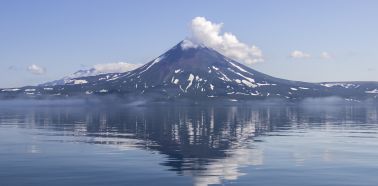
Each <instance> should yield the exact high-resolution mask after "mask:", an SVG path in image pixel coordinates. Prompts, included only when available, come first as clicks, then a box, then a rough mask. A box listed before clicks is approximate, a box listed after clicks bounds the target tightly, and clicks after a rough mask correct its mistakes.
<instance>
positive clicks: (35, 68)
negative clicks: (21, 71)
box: [27, 64, 46, 75]
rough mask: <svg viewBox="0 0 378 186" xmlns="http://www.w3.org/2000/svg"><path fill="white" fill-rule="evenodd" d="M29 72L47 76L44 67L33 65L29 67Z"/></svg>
mask: <svg viewBox="0 0 378 186" xmlns="http://www.w3.org/2000/svg"><path fill="white" fill-rule="evenodd" d="M27 70H28V71H29V72H31V73H32V74H35V75H42V74H45V73H46V69H45V68H43V67H40V66H38V65H36V64H32V65H30V66H28V68H27Z"/></svg>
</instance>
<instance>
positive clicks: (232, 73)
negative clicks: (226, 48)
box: [0, 41, 378, 101]
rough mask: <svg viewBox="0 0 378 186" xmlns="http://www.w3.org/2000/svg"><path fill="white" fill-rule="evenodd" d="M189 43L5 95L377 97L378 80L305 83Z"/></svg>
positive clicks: (4, 93)
mask: <svg viewBox="0 0 378 186" xmlns="http://www.w3.org/2000/svg"><path fill="white" fill-rule="evenodd" d="M184 43H185V41H182V42H180V43H178V44H177V45H176V46H174V47H173V48H171V49H170V50H168V51H167V52H165V53H164V54H162V55H160V56H159V57H158V58H156V59H154V60H153V61H151V62H149V63H147V64H145V65H143V66H141V67H139V68H136V69H134V70H131V71H128V72H124V73H109V74H91V70H88V71H78V72H76V73H75V74H74V75H72V76H69V77H66V78H63V79H61V80H57V81H54V82H49V83H45V84H41V85H39V86H27V87H21V88H10V89H9V88H8V89H0V95H1V97H2V98H15V97H28V98H45V97H58V98H59V97H91V96H93V95H116V96H120V97H128V98H130V97H139V98H148V99H153V100H178V99H195V100H204V99H206V100H208V99H211V100H213V99H228V100H231V101H238V100H256V99H258V100H262V99H267V98H280V99H286V100H302V99H304V98H318V97H331V96H336V97H341V98H343V99H346V100H366V99H375V100H377V99H378V82H323V83H307V82H301V81H290V80H285V79H279V78H275V77H272V76H269V75H266V74H263V73H261V72H258V71H256V70H253V69H251V68H249V67H247V66H245V65H243V64H240V63H238V62H236V61H234V60H232V59H230V58H228V57H225V56H224V55H222V54H220V53H219V52H217V51H215V50H213V49H211V48H208V47H206V46H204V45H197V46H193V47H186V46H185V47H184V46H183V44H184Z"/></svg>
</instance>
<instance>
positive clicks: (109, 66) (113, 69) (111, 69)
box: [93, 62, 141, 74]
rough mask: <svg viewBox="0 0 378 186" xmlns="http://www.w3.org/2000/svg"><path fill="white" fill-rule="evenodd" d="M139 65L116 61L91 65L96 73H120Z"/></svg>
mask: <svg viewBox="0 0 378 186" xmlns="http://www.w3.org/2000/svg"><path fill="white" fill-rule="evenodd" d="M140 66H141V65H140V64H132V63H125V62H118V63H105V64H97V65H94V66H93V69H94V71H95V72H96V73H97V74H106V73H122V72H127V71H130V70H134V69H136V68H138V67H140Z"/></svg>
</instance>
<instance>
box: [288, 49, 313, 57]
mask: <svg viewBox="0 0 378 186" xmlns="http://www.w3.org/2000/svg"><path fill="white" fill-rule="evenodd" d="M289 56H290V57H291V58H295V59H306V58H310V57H311V55H310V54H307V53H305V52H302V51H300V50H294V51H292V52H291V53H290V55H289Z"/></svg>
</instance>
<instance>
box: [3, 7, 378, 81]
mask: <svg viewBox="0 0 378 186" xmlns="http://www.w3.org/2000/svg"><path fill="white" fill-rule="evenodd" d="M377 10H378V1H374V0H371V1H364V0H355V1H347V0H323V1H322V0H316V1H315V0H314V1H310V0H308V1H294V0H291V1H289V0H288V1H269V0H268V1H252V0H244V1H243V0H239V1H238V0H235V1H225V0H224V1H211V0H208V1H206V0H197V1H174V0H171V1H168V0H166V1H163V0H161V1H158V0H154V1H152V0H151V1H146V0H135V1H126V0H122V1H121V0H120V1H116V0H109V1H101V0H99V1H96V0H88V1H84V0H65V1H49V0H46V1H38V0H33V1H27V0H25V1H19V0H1V1H0V73H1V79H0V87H14V86H21V85H28V84H31V85H33V84H38V83H41V82H45V81H49V80H54V79H59V78H60V77H63V76H65V75H68V74H71V73H73V72H75V71H77V70H78V69H83V68H89V67H91V66H93V65H95V64H103V63H114V62H120V61H123V62H128V63H146V62H148V61H149V60H151V59H153V58H155V57H157V56H158V55H160V54H161V53H163V52H165V51H166V50H167V49H169V48H170V47H172V46H173V45H175V44H176V43H178V42H179V41H181V40H183V39H184V38H185V37H188V36H190V33H191V32H190V23H191V21H192V19H193V18H195V17H197V16H202V17H205V18H206V19H207V20H208V21H211V22H212V23H223V27H222V31H225V32H231V33H232V34H234V35H235V36H236V37H237V38H238V39H239V40H240V41H241V42H243V43H246V44H248V45H255V46H257V47H258V48H259V49H261V51H262V53H263V57H264V62H260V63H256V64H252V65H251V67H252V68H254V69H256V70H259V71H262V72H264V73H267V74H270V75H273V76H276V77H280V78H287V79H292V80H302V81H311V82H319V81H350V80H370V81H378V75H377V74H378V52H377V49H378V34H377V33H378V24H377V20H378V11H377ZM295 50H298V51H301V52H304V53H305V54H308V55H310V57H302V58H293V57H290V54H291V53H292V52H293V51H295ZM322 52H327V54H329V55H330V58H329V59H323V58H322V57H321V53H322ZM32 64H35V65H37V66H39V67H43V68H44V71H43V72H41V73H40V74H35V73H34V74H33V73H30V71H28V67H30V66H31V65H32ZM29 70H30V69H29Z"/></svg>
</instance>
